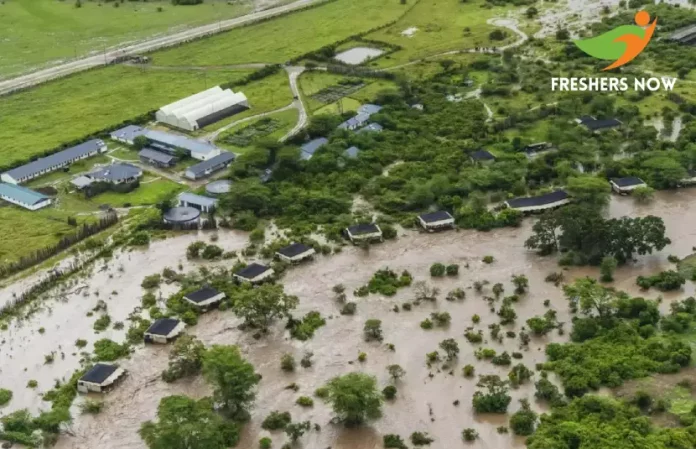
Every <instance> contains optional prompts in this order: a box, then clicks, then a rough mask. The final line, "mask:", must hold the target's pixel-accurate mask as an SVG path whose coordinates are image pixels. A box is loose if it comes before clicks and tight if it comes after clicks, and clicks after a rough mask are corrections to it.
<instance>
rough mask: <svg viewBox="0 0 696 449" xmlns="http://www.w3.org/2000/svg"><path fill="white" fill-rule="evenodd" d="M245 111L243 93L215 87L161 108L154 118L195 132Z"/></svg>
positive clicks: (246, 103)
mask: <svg viewBox="0 0 696 449" xmlns="http://www.w3.org/2000/svg"><path fill="white" fill-rule="evenodd" d="M246 109H249V102H248V100H247V97H246V96H245V95H244V94H243V93H241V92H237V93H235V92H232V90H231V89H224V90H223V89H222V88H221V87H220V86H215V87H213V88H211V89H208V90H205V91H203V92H199V93H197V94H195V95H191V96H190V97H187V98H184V99H183V100H179V101H177V102H174V103H172V104H169V105H167V106H163V107H162V108H161V109H160V110H159V111H157V114H156V118H157V121H158V122H161V123H164V124H167V125H169V126H173V127H175V128H179V129H184V130H186V131H195V130H197V129H200V128H204V127H206V126H208V125H210V124H211V123H215V122H217V121H218V120H222V119H223V118H225V117H229V116H231V115H234V114H237V113H238V112H241V111H243V110H246Z"/></svg>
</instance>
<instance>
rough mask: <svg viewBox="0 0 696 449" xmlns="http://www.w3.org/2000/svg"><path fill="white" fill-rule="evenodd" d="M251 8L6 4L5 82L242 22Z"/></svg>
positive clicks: (1, 38) (2, 32)
mask: <svg viewBox="0 0 696 449" xmlns="http://www.w3.org/2000/svg"><path fill="white" fill-rule="evenodd" d="M114 6H118V7H114ZM252 8H253V4H252V2H251V1H249V0H243V1H235V2H228V1H227V0H206V1H205V2H204V3H203V4H201V5H197V6H173V5H172V4H171V2H170V1H169V0H150V1H148V2H147V3H144V2H129V1H126V2H114V3H104V2H101V1H100V2H95V1H85V0H83V1H82V7H81V8H75V2H74V1H72V0H69V1H68V0H66V1H56V0H9V1H4V2H2V4H0V23H2V24H3V25H2V27H0V42H2V58H0V78H2V77H3V76H7V75H12V74H16V73H19V72H22V71H25V70H27V69H30V68H34V67H37V66H40V65H43V64H45V63H47V62H50V61H55V60H67V59H72V58H74V57H76V56H83V55H87V54H89V53H90V52H92V51H96V52H99V51H103V49H104V48H105V47H106V48H108V47H112V46H116V45H118V44H121V43H125V42H129V41H134V40H141V39H144V38H147V37H150V36H154V35H157V34H161V33H165V32H172V31H176V30H180V29H184V28H187V27H191V26H196V25H203V24H206V23H211V22H215V21H217V20H221V19H229V18H232V17H237V16H240V15H243V14H246V13H248V12H250V11H251V10H252ZM160 9H161V11H160Z"/></svg>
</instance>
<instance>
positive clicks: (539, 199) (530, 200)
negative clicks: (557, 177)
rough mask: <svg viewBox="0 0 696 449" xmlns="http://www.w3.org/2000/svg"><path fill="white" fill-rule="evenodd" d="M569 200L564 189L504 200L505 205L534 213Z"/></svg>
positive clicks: (553, 207)
mask: <svg viewBox="0 0 696 449" xmlns="http://www.w3.org/2000/svg"><path fill="white" fill-rule="evenodd" d="M569 202H570V197H569V196H568V194H567V193H566V191H565V190H556V191H555V192H551V193H546V194H544V195H538V196H532V197H523V198H514V199H511V200H507V201H505V205H506V206H507V207H509V208H511V209H515V210H518V211H520V212H524V213H535V212H542V211H545V210H548V209H555V208H557V207H561V206H563V205H565V204H568V203H569Z"/></svg>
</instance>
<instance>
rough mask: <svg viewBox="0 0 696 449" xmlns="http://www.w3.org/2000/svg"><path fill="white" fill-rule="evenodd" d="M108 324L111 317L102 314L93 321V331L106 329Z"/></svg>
mask: <svg viewBox="0 0 696 449" xmlns="http://www.w3.org/2000/svg"><path fill="white" fill-rule="evenodd" d="M109 324H111V317H110V316H109V315H108V314H107V315H102V316H100V317H99V318H98V319H97V321H95V322H94V326H92V327H93V328H94V330H95V331H97V332H101V331H104V330H106V329H107V328H108V327H109Z"/></svg>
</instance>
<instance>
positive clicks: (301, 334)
mask: <svg viewBox="0 0 696 449" xmlns="http://www.w3.org/2000/svg"><path fill="white" fill-rule="evenodd" d="M325 324H326V320H325V319H324V318H322V317H321V314H320V313H319V312H317V311H312V312H309V313H307V315H305V316H304V318H302V320H295V319H290V320H288V325H287V328H288V329H290V336H291V337H292V338H296V339H298V340H302V341H305V340H309V339H310V338H312V337H313V336H314V331H315V330H316V329H319V328H320V327H322V326H323V325H325Z"/></svg>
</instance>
